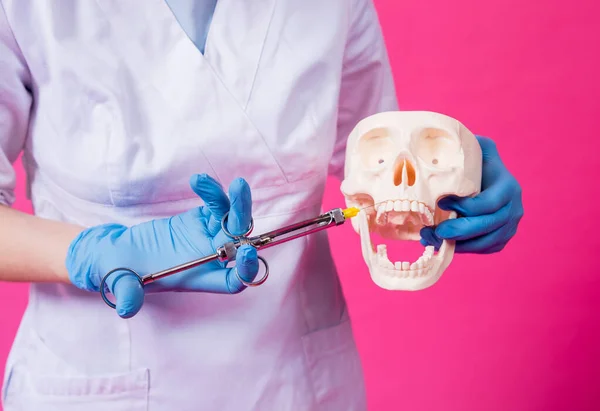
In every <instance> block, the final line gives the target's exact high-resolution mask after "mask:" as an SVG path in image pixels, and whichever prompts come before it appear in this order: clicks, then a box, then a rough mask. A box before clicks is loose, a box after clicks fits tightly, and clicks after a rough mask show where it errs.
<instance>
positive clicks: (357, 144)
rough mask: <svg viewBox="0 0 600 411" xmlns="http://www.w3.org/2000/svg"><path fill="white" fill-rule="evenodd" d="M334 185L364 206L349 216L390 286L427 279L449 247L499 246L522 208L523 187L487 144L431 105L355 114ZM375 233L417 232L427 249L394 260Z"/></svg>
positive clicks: (411, 236)
mask: <svg viewBox="0 0 600 411" xmlns="http://www.w3.org/2000/svg"><path fill="white" fill-rule="evenodd" d="M341 190H342V193H343V194H344V197H345V199H346V204H347V206H348V207H357V208H360V209H362V211H361V213H360V215H359V216H358V217H357V218H354V219H353V220H352V224H353V227H354V229H355V230H356V231H357V232H358V233H359V234H360V237H361V246H362V253H363V257H364V259H365V262H366V263H367V266H368V267H369V272H370V273H371V278H372V279H373V281H374V282H375V283H376V284H377V285H379V286H380V287H382V288H386V289H390V290H421V289H424V288H427V287H430V286H431V285H433V284H435V283H436V282H437V281H438V280H439V278H440V277H441V275H442V274H443V272H444V271H445V270H446V268H447V267H448V266H449V264H450V263H451V261H452V258H453V255H454V252H472V253H490V252H495V251H499V250H501V249H502V248H503V247H504V245H505V244H506V243H507V242H508V240H509V239H510V238H511V237H512V236H514V234H515V233H516V229H517V225H518V223H519V221H520V219H521V217H522V215H523V208H522V203H521V190H520V187H519V185H518V183H517V182H516V180H515V179H514V177H512V175H510V173H509V172H508V170H506V168H505V167H504V166H503V164H502V162H501V160H500V158H499V156H498V152H497V150H496V148H495V145H494V143H493V142H492V141H491V140H489V139H485V138H483V137H476V136H475V135H473V133H471V132H470V131H469V130H468V129H467V128H466V127H465V126H464V125H463V124H461V123H460V122H458V121H457V120H455V119H453V118H451V117H448V116H445V115H443V114H438V113H432V112H386V113H379V114H376V115H373V116H371V117H368V118H366V119H364V120H363V121H361V122H360V123H359V124H358V125H357V126H356V127H355V128H354V130H353V131H352V133H351V134H350V137H349V139H348V145H347V151H346V166H345V179H344V181H343V182H342V186H341ZM457 217H458V218H457ZM372 234H377V235H379V236H381V237H383V238H384V239H389V240H414V241H421V244H423V245H424V246H426V248H425V252H424V253H423V255H422V256H421V257H420V258H418V259H417V261H414V262H412V263H408V262H404V263H402V262H397V263H395V264H394V263H392V262H391V261H390V260H389V258H388V257H387V249H386V244H378V245H377V246H374V245H373V244H372V240H371V235H372Z"/></svg>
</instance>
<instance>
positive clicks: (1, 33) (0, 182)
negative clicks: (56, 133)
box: [0, 0, 32, 206]
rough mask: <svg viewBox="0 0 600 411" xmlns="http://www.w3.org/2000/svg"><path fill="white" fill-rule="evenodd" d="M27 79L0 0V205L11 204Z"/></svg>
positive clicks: (26, 118) (26, 105) (21, 143)
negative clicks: (14, 165) (14, 166)
mask: <svg viewBox="0 0 600 411" xmlns="http://www.w3.org/2000/svg"><path fill="white" fill-rule="evenodd" d="M30 84H31V78H30V74H29V70H28V68H27V64H26V63H25V59H24V58H23V55H22V53H21V50H20V48H19V46H18V45H17V42H16V40H15V37H14V35H13V32H12V30H11V28H10V26H9V23H8V20H7V17H6V14H5V12H4V8H3V5H2V0H0V204H4V205H8V206H11V205H12V204H13V203H14V201H15V195H14V189H15V185H16V174H15V170H14V168H13V163H14V162H15V161H16V159H17V157H18V156H19V154H20V153H21V151H22V150H23V146H24V144H25V138H26V135H27V130H28V127H29V112H30V109H31V104H32V97H31V93H30V92H29V87H28V85H30Z"/></svg>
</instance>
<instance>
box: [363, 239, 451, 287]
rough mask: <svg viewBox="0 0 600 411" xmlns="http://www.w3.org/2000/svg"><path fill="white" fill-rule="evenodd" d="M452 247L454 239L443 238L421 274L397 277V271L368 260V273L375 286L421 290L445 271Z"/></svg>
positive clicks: (429, 285)
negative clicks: (428, 264) (431, 262)
mask: <svg viewBox="0 0 600 411" xmlns="http://www.w3.org/2000/svg"><path fill="white" fill-rule="evenodd" d="M454 247H455V242H454V241H449V240H444V242H443V243H442V246H441V247H440V252H439V253H438V255H437V256H435V257H432V258H433V259H434V262H433V264H432V266H431V268H429V269H428V271H427V272H426V273H425V274H424V275H422V276H416V277H411V276H408V277H399V276H398V271H395V270H394V271H392V270H389V269H386V268H383V267H381V266H378V265H375V264H371V263H370V262H369V263H367V264H368V266H369V274H370V275H371V279H372V280H373V282H374V283H375V284H376V285H377V286H379V287H380V288H383V289H386V290H389V291H421V290H424V289H426V288H429V287H431V286H432V285H434V284H435V283H437V282H438V280H439V279H440V278H441V277H442V274H444V271H446V269H447V268H448V266H449V265H450V263H451V262H452V258H453V256H454ZM363 257H364V255H363ZM367 259H368V257H365V261H367Z"/></svg>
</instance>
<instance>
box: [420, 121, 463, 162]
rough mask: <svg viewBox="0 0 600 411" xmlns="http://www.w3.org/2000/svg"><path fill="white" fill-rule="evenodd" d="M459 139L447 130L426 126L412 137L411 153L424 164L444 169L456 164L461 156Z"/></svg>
mask: <svg viewBox="0 0 600 411" xmlns="http://www.w3.org/2000/svg"><path fill="white" fill-rule="evenodd" d="M460 149H461V144H460V140H459V139H458V138H457V137H455V136H453V135H451V134H450V133H448V132H447V131H444V130H440V129H437V128H426V129H423V130H421V131H420V132H419V134H418V135H417V138H416V139H413V153H415V154H416V155H417V157H419V158H420V159H421V161H423V162H424V163H425V164H426V165H428V166H431V167H434V168H439V169H445V168H449V167H453V166H455V165H457V164H458V163H459V161H460V158H461V152H460Z"/></svg>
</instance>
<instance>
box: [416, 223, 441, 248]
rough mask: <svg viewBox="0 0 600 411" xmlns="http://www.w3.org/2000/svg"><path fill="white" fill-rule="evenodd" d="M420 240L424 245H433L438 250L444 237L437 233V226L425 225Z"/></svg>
mask: <svg viewBox="0 0 600 411" xmlns="http://www.w3.org/2000/svg"><path fill="white" fill-rule="evenodd" d="M420 242H421V244H422V245H423V246H424V247H427V246H429V245H432V246H434V247H435V249H436V250H437V249H439V248H440V247H441V245H442V239H441V238H439V237H438V236H436V235H435V227H423V228H422V229H421V240H420Z"/></svg>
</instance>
